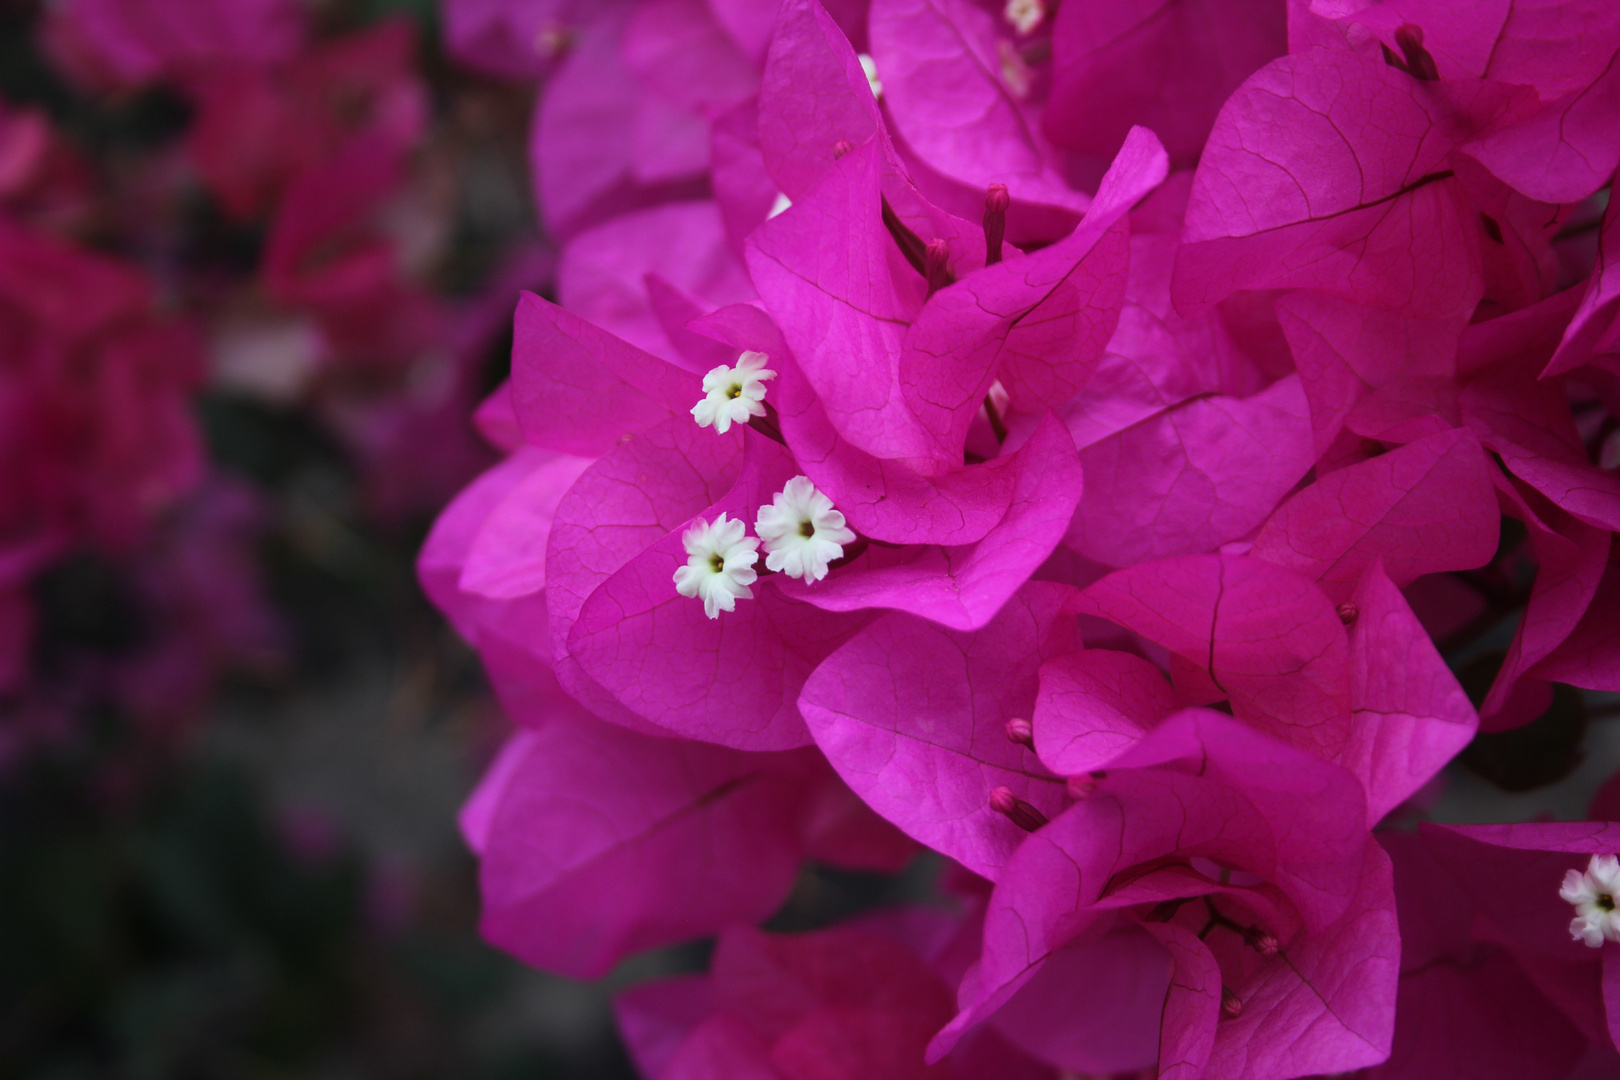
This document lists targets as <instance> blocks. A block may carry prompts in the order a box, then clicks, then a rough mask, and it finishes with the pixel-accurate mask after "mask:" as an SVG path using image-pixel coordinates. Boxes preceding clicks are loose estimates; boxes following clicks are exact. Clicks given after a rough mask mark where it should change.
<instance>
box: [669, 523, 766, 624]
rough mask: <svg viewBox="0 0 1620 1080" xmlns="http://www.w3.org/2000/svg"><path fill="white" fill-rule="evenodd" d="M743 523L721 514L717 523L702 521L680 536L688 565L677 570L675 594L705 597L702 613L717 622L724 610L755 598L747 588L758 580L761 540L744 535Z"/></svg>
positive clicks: (729, 609) (734, 607)
mask: <svg viewBox="0 0 1620 1080" xmlns="http://www.w3.org/2000/svg"><path fill="white" fill-rule="evenodd" d="M746 528H747V526H746V525H744V524H743V523H742V522H741V521H735V520H727V518H726V515H724V514H721V515H720V516H719V517H717V518H715V519H714V524H713V525H710V524H709V523H708V522H707V521H699V522H698V523H697V524H696V525H694V526H692V527H691V528H690V529H687V530H686V532H685V533H683V534H682V535H681V543H682V544H685V545H686V565H685V566H682V567H679V568H677V569H676V571H675V591H676V592H678V593H680V594H681V595H682V596H701V597H703V613H704V614H705V615H707V616H708V617H709V618H711V619H718V618H719V617H720V613H721V612H722V611H734V610H736V607H737V598H738V597H739V596H740V597H742V598H743V599H744V600H752V599H753V598H754V593H753V590H751V589H750V588H749V587H748V586H750V585H752V584H753V583H754V582H755V581H756V580H758V578H759V575H758V574H756V573H754V563H755V561H756V560H758V558H759V541H758V540H757V539H755V538H754V537H752V536H746V535H744V530H745V529H746Z"/></svg>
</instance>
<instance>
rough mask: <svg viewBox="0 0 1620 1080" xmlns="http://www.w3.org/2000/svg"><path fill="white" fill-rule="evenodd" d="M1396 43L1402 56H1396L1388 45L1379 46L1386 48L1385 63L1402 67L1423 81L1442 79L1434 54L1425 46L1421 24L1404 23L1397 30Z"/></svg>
mask: <svg viewBox="0 0 1620 1080" xmlns="http://www.w3.org/2000/svg"><path fill="white" fill-rule="evenodd" d="M1395 44H1396V45H1398V46H1400V49H1401V56H1396V55H1395V53H1394V51H1393V50H1392V49H1390V47H1389V46H1388V45H1381V46H1379V47H1380V48H1382V49H1383V50H1384V63H1386V64H1388V65H1389V66H1390V67H1393V68H1400V69H1401V70H1402V71H1404V72H1406V73H1407V74H1408V75H1410V76H1412V78H1414V79H1420V80H1422V81H1423V82H1439V81H1440V69H1439V68H1438V67H1437V66H1435V62H1434V56H1433V54H1431V53H1430V52H1429V50H1428V49H1426V48H1424V47H1423V28H1422V27H1421V26H1414V25H1413V24H1412V23H1404V24H1402V25H1401V27H1400V28H1399V29H1397V30H1396V31H1395ZM1403 57H1404V59H1403Z"/></svg>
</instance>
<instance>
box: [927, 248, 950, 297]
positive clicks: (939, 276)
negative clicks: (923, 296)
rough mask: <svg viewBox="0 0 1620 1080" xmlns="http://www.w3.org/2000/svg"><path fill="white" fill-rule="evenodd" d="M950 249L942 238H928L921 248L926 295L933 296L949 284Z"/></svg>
mask: <svg viewBox="0 0 1620 1080" xmlns="http://www.w3.org/2000/svg"><path fill="white" fill-rule="evenodd" d="M950 258H951V249H950V247H949V246H947V245H946V243H945V241H943V240H930V241H928V246H927V247H926V248H924V249H923V267H924V270H923V276H924V277H926V278H927V279H928V295H929V296H933V295H934V294H935V293H937V292H939V290H941V289H943V288H944V287H945V286H947V285H949V284H950V283H951V281H952V280H953V279H952V278H951V270H950V267H949V266H947V265H946V264H947V263H948V262H949V261H950Z"/></svg>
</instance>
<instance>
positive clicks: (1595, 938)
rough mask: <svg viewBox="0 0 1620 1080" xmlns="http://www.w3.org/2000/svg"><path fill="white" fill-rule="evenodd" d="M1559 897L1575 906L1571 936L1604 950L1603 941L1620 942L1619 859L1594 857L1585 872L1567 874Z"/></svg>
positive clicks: (1573, 871)
mask: <svg viewBox="0 0 1620 1080" xmlns="http://www.w3.org/2000/svg"><path fill="white" fill-rule="evenodd" d="M1558 895H1559V896H1562V897H1563V898H1564V899H1565V900H1567V901H1569V902H1570V903H1571V904H1574V905H1575V918H1574V919H1572V920H1571V921H1570V924H1569V936H1570V937H1572V938H1574V939H1575V940H1576V941H1584V942H1586V944H1587V945H1589V946H1591V947H1592V948H1594V949H1596V948H1600V947H1602V945H1603V939H1604V938H1608V939H1609V940H1610V941H1620V911H1616V910H1615V908H1616V903H1617V899H1616V898H1620V859H1616V858H1615V857H1614V856H1613V855H1594V856H1592V861H1591V862H1590V863H1588V864H1587V866H1586V873H1584V874H1583V873H1581V872H1580V871H1579V870H1571V871H1570V872H1569V873H1567V874H1565V875H1564V887H1563V888H1561V889H1559V890H1558Z"/></svg>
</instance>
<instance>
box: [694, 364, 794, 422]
mask: <svg viewBox="0 0 1620 1080" xmlns="http://www.w3.org/2000/svg"><path fill="white" fill-rule="evenodd" d="M768 360H770V357H768V356H766V355H765V354H764V353H762V352H754V351H753V350H751V349H750V350H749V351H748V352H745V353H743V354H742V355H741V356H739V357H737V366H736V367H726V366H725V365H724V364H722V365H720V366H719V367H717V368H715V369H714V370H713V371H710V372H709V373H708V374H707V375H705V376H703V393H704V398H703V400H702V401H700V402H698V403H697V404H696V405H694V406H692V416H693V417H694V418H695V419H696V420H697V423H698V427H708V426H709V425H710V424H713V425H714V430H716V431H718V432H719V433H720V434H722V435H724V434H725V433H726V432H728V431H730V430H731V425H732V424H746V423H748V418H749V417H751V416H764V415H765V381H766V380H767V379H774V378H776V372H774V371H771V370H770V369H768V368H767V367H766V366H765V364H766V362H767V361H768Z"/></svg>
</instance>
